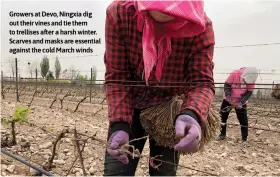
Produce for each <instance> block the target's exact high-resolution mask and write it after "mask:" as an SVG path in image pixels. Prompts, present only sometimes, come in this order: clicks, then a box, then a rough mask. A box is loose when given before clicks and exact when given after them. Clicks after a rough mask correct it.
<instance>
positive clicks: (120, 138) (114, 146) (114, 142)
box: [107, 131, 129, 164]
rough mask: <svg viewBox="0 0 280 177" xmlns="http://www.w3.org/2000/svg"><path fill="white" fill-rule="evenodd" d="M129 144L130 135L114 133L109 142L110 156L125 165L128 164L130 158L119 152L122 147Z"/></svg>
mask: <svg viewBox="0 0 280 177" xmlns="http://www.w3.org/2000/svg"><path fill="white" fill-rule="evenodd" d="M128 142H129V135H128V133H126V132H125V131H116V132H114V133H113V134H112V135H111V136H110V138H109V141H108V144H109V147H108V148H107V152H108V154H110V155H111V156H113V157H114V158H116V159H118V160H119V161H121V162H122V163H124V164H128V157H127V155H126V154H121V153H120V152H119V150H118V148H120V147H121V146H122V145H124V144H126V143H128Z"/></svg>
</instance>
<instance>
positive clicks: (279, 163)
mask: <svg viewBox="0 0 280 177" xmlns="http://www.w3.org/2000/svg"><path fill="white" fill-rule="evenodd" d="M14 100H15V96H14V95H6V99H5V100H2V102H1V108H2V116H3V117H6V116H10V115H12V114H13V112H14V110H15V105H16V103H15V102H14ZM26 102H28V100H27V101H26ZM51 102H52V100H51V99H46V98H36V99H35V100H34V102H33V103H32V106H31V108H32V111H31V114H30V117H29V122H32V123H33V124H36V125H37V126H40V127H44V128H45V129H47V130H48V131H50V132H51V133H47V132H44V131H42V130H41V129H40V128H36V127H31V126H30V125H28V124H26V123H25V124H22V125H17V126H16V128H17V139H18V145H16V146H13V147H11V148H10V150H11V151H12V152H13V153H15V154H18V155H21V156H23V157H24V158H26V159H28V160H29V161H30V162H34V163H37V164H39V165H42V164H43V163H45V162H46V161H47V159H48V158H50V156H51V148H52V142H53V141H54V140H55V138H56V137H55V136H53V134H54V135H57V134H58V133H59V132H60V131H61V130H63V129H65V128H69V127H70V128H72V127H73V126H74V125H75V123H76V125H77V131H78V132H79V133H85V134H88V135H93V134H95V133H97V137H98V138H100V139H103V140H105V139H106V134H107V126H108V122H107V118H106V114H107V107H106V106H104V107H103V110H101V107H102V106H101V105H100V104H89V103H82V104H81V105H80V108H79V110H78V111H77V112H75V113H73V112H72V111H71V110H73V108H75V105H76V104H77V103H70V104H69V107H68V108H69V109H68V110H65V109H60V108H59V104H58V103H56V104H55V106H54V108H52V109H50V108H49V105H50V103H51ZM279 104H280V103H279ZM268 107H269V106H268ZM97 110H101V111H98V113H96V111H97ZM267 110H269V109H267ZM258 114H260V112H259V111H251V112H250V114H249V117H250V125H251V126H255V127H262V128H271V129H274V130H279V131H280V116H279V114H278V115H277V114H274V115H271V114H269V113H266V112H265V111H262V114H260V115H258ZM229 122H230V123H238V122H237V119H236V117H235V113H234V111H233V112H232V114H231V118H230V120H229ZM9 134H10V128H9V127H7V126H2V127H1V136H2V138H3V137H4V136H7V135H9ZM228 136H229V139H228V140H227V141H222V142H216V141H213V142H211V143H210V144H209V145H208V146H207V147H206V150H205V151H204V152H201V153H197V154H194V155H192V156H183V157H181V160H180V165H184V166H187V167H192V168H196V169H199V170H202V171H207V172H211V173H214V174H217V175H228V176H233V175H236V176H237V175H238V176H240V175H262V176H264V175H276V176H279V175H280V141H279V139H280V134H279V133H275V132H270V131H262V130H255V129H249V140H248V147H247V149H246V151H245V152H243V151H242V150H241V146H240V128H239V127H236V126H229V128H228ZM27 144H29V145H30V146H29V147H28V146H27V147H26V145H27ZM148 150H149V147H148V144H146V147H145V150H144V152H143V153H144V154H148ZM104 152H105V146H104V145H103V144H101V143H99V142H96V141H90V142H89V143H87V145H86V148H85V149H84V153H83V157H84V158H85V161H84V164H85V168H86V172H87V173H88V175H102V174H103V160H104V158H103V157H104ZM73 159H74V146H73V144H72V141H71V137H70V136H67V137H66V138H63V139H62V143H61V144H60V145H59V148H58V150H57V156H56V157H55V160H54V164H55V166H56V167H54V168H53V169H52V172H53V173H54V174H57V175H63V176H64V175H65V174H66V173H67V171H68V169H69V167H70V165H71V163H72V161H73ZM146 162H147V159H141V161H140V163H139V166H138V169H137V173H136V175H141V176H143V175H147V169H148V166H147V165H148V164H147V163H146ZM1 164H2V165H1V173H2V175H31V174H32V173H33V172H34V171H33V170H30V169H29V168H28V167H26V166H24V165H22V164H20V163H18V162H15V161H14V160H12V159H11V158H9V157H8V156H5V155H3V154H1ZM70 175H77V176H80V175H82V170H81V166H80V164H79V162H78V161H77V163H76V166H75V167H74V168H73V170H72V171H71V173H70ZM178 175H198V176H201V175H203V176H204V175H205V174H203V173H201V172H197V171H194V170H189V169H186V168H182V167H179V170H178Z"/></svg>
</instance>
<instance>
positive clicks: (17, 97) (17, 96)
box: [15, 58, 19, 102]
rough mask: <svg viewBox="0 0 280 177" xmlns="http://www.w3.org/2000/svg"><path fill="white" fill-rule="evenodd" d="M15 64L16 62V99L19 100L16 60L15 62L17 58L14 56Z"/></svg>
mask: <svg viewBox="0 0 280 177" xmlns="http://www.w3.org/2000/svg"><path fill="white" fill-rule="evenodd" d="M15 64H16V101H17V102H19V94H18V62H17V58H15Z"/></svg>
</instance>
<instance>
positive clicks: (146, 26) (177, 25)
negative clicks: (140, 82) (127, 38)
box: [125, 0, 205, 82]
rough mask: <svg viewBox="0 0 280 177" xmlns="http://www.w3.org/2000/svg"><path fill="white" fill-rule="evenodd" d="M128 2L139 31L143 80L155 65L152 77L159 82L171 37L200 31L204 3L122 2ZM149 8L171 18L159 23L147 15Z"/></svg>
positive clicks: (148, 75)
mask: <svg viewBox="0 0 280 177" xmlns="http://www.w3.org/2000/svg"><path fill="white" fill-rule="evenodd" d="M131 5H133V6H134V7H135V9H136V13H135V17H137V29H138V30H139V31H141V32H142V43H143V60H144V67H145V80H146V82H148V79H149V77H150V72H151V71H152V69H153V67H154V66H156V73H155V76H156V79H157V80H158V81H160V78H161V75H162V68H163V66H164V63H165V62H166V61H167V59H168V57H169V56H170V54H171V38H186V37H193V36H196V35H198V34H200V33H202V32H204V30H205V16H204V3H203V1H202V0H200V1H187V0H181V1H141V0H139V1H133V0H128V1H126V2H125V6H126V7H130V6H131ZM150 10H154V11H159V12H162V13H166V14H169V15H172V16H174V17H175V19H174V20H172V21H170V22H167V23H162V24H160V23H158V22H156V21H155V20H154V19H153V18H152V17H151V16H150V15H149V14H148V12H147V11H150ZM156 46H158V49H157V47H156Z"/></svg>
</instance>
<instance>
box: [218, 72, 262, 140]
mask: <svg viewBox="0 0 280 177" xmlns="http://www.w3.org/2000/svg"><path fill="white" fill-rule="evenodd" d="M257 78H258V69H257V68H255V67H243V68H240V69H238V70H234V71H233V72H232V73H231V74H230V75H229V77H228V78H227V80H226V82H225V85H224V92H225V95H224V99H223V102H222V105H221V109H220V115H221V122H222V124H221V133H220V135H219V137H218V140H224V139H225V138H226V128H227V125H226V123H227V119H228V116H229V113H230V111H231V108H232V107H234V108H235V112H236V115H237V118H238V120H239V122H240V125H241V136H242V143H243V145H246V141H247V136H248V117H247V103H248V100H249V98H250V97H251V95H252V94H253V91H254V88H255V82H256V80H257Z"/></svg>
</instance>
